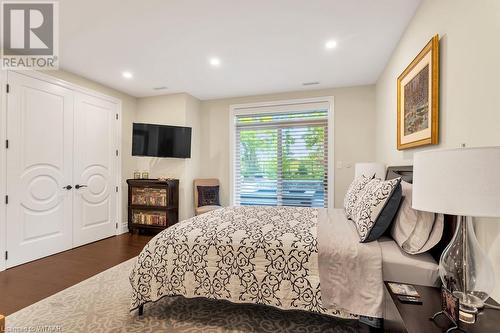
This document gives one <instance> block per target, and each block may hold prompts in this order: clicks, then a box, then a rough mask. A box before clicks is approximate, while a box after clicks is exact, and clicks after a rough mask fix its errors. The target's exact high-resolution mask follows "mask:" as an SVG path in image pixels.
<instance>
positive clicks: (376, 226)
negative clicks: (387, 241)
mask: <svg viewBox="0 0 500 333" xmlns="http://www.w3.org/2000/svg"><path fill="white" fill-rule="evenodd" d="M400 183H401V178H395V179H391V180H381V179H378V178H375V179H372V180H370V182H369V183H368V184H367V185H366V186H365V188H364V189H363V190H362V191H361V192H360V193H359V195H358V200H357V201H356V204H355V206H354V209H353V218H352V220H353V221H354V225H355V226H356V230H357V231H358V235H359V239H360V241H361V242H362V243H366V242H371V241H374V240H376V239H378V238H379V237H380V236H382V235H383V234H384V232H385V231H386V230H387V228H389V226H390V225H391V223H392V220H393V219H394V216H395V215H396V212H397V211H398V208H399V204H400V203H401V198H402V195H401V192H402V191H401V184H400Z"/></svg>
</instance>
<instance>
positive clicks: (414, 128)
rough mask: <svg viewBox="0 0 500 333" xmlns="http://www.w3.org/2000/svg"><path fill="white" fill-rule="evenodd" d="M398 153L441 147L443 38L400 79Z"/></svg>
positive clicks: (428, 47) (427, 48) (422, 53)
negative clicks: (436, 145)
mask: <svg viewBox="0 0 500 333" xmlns="http://www.w3.org/2000/svg"><path fill="white" fill-rule="evenodd" d="M397 103H398V117H397V118H398V119H397V121H398V124H397V131H398V132H397V148H398V150H403V149H408V148H413V147H418V146H423V145H429V144H437V143H438V131H439V123H438V119H439V110H438V109H439V36H438V35H436V36H434V37H433V38H432V39H431V40H430V41H429V43H427V45H426V46H425V47H424V49H423V50H422V51H420V53H419V54H418V55H417V57H416V58H415V59H413V61H412V62H411V64H410V65H409V66H408V67H407V68H406V69H405V70H404V72H403V73H402V74H401V75H400V76H399V77H398V100H397Z"/></svg>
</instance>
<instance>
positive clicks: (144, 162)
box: [134, 93, 201, 220]
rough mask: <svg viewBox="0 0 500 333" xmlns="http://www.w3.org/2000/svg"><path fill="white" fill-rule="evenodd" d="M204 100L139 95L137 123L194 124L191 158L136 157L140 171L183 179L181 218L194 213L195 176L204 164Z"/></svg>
mask: <svg viewBox="0 0 500 333" xmlns="http://www.w3.org/2000/svg"><path fill="white" fill-rule="evenodd" d="M199 111H200V102H199V101H198V100H197V99H196V98H194V97H192V96H191V95H188V94H185V93H182V94H172V95H164V96H156V97H145V98H139V99H138V101H137V111H136V118H135V121H136V122H143V123H151V124H163V125H174V126H188V127H192V131H193V132H192V142H191V158H190V159H179V158H152V157H134V159H135V161H136V168H137V170H139V171H148V172H149V173H150V177H152V178H157V177H160V176H164V177H171V178H177V179H179V218H180V220H183V219H186V218H189V217H191V216H193V215H194V207H193V179H194V178H196V177H197V175H198V170H199V165H200V149H201V147H200V140H201V133H200V132H201V130H200V121H199V118H200V116H199Z"/></svg>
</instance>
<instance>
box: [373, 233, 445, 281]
mask: <svg viewBox="0 0 500 333" xmlns="http://www.w3.org/2000/svg"><path fill="white" fill-rule="evenodd" d="M379 244H380V247H381V249H382V272H383V276H384V281H394V282H400V283H409V284H416V285H422V286H439V285H440V279H439V271H438V264H437V263H436V261H435V260H434V258H433V257H432V256H431V255H430V254H429V253H428V252H426V253H421V254H408V253H406V252H404V251H403V250H402V249H401V248H400V247H399V246H398V244H397V243H396V242H395V241H394V240H393V239H391V238H389V237H381V238H380V239H379Z"/></svg>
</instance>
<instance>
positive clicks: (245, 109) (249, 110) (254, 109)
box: [229, 96, 335, 208]
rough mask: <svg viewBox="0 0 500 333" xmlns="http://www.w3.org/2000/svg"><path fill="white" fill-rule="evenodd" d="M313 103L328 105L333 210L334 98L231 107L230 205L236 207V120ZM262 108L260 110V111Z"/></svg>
mask: <svg viewBox="0 0 500 333" xmlns="http://www.w3.org/2000/svg"><path fill="white" fill-rule="evenodd" d="M311 103H328V207H329V208H333V207H334V203H335V178H334V177H335V174H334V172H335V171H334V170H335V168H334V167H333V166H334V164H335V158H334V155H333V154H334V143H335V141H334V126H335V123H334V106H335V104H334V97H333V96H325V97H313V98H304V99H289V100H280V101H271V102H258V103H246V104H233V105H230V106H229V204H230V205H231V206H233V205H234V194H235V193H234V183H235V179H234V175H235V170H234V166H235V165H234V154H235V141H236V138H235V133H236V122H235V118H236V116H239V115H244V114H258V113H265V112H268V111H269V110H268V108H269V107H277V106H287V105H297V104H311ZM259 108H260V110H259ZM276 112H287V110H286V109H285V108H282V109H281V110H276Z"/></svg>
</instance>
